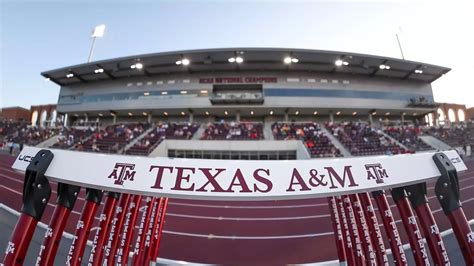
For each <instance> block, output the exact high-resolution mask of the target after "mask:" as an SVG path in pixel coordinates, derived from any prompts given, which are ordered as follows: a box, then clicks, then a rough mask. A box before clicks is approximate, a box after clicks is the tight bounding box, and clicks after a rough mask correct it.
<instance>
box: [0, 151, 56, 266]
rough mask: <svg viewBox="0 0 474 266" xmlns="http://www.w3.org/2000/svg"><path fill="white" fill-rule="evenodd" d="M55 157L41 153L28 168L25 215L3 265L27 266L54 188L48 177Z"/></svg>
mask: <svg viewBox="0 0 474 266" xmlns="http://www.w3.org/2000/svg"><path fill="white" fill-rule="evenodd" d="M53 158H54V155H53V153H52V152H51V151H48V150H40V151H39V152H38V153H37V154H36V155H35V157H33V159H32V160H31V162H30V164H29V165H28V167H27V168H26V172H25V181H24V183H23V205H22V207H21V215H20V217H19V218H18V221H17V223H16V225H15V228H14V229H13V232H12V234H11V237H10V241H9V242H8V244H7V250H6V251H5V257H4V258H3V264H5V265H23V263H24V260H25V256H26V253H27V251H28V248H29V246H30V243H31V239H32V238H33V233H34V232H35V229H36V225H37V224H38V221H40V220H41V217H42V216H43V213H44V210H45V209H46V205H47V204H48V201H49V198H50V196H51V186H50V184H49V182H48V179H47V178H46V177H45V176H44V174H45V172H46V170H47V169H48V167H49V165H50V164H51V161H52V160H53Z"/></svg>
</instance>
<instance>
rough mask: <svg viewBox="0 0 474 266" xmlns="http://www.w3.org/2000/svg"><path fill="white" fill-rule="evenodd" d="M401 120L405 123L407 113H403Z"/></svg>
mask: <svg viewBox="0 0 474 266" xmlns="http://www.w3.org/2000/svg"><path fill="white" fill-rule="evenodd" d="M401 121H402V125H403V124H405V113H402V116H401Z"/></svg>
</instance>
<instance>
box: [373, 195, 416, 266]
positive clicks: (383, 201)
mask: <svg viewBox="0 0 474 266" xmlns="http://www.w3.org/2000/svg"><path fill="white" fill-rule="evenodd" d="M372 196H373V197H374V200H375V203H376V204H377V207H378V209H379V213H380V216H381V218H382V223H383V225H384V227H385V233H386V234H387V237H388V242H389V244H390V248H391V249H392V256H393V261H394V263H395V265H408V262H407V257H406V255H405V251H404V250H403V245H402V240H401V239H400V234H399V233H398V229H397V225H396V223H395V220H394V219H393V214H392V211H391V210H390V205H389V204H388V201H387V196H386V195H385V191H383V190H378V191H373V192H372Z"/></svg>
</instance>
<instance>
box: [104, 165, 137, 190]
mask: <svg viewBox="0 0 474 266" xmlns="http://www.w3.org/2000/svg"><path fill="white" fill-rule="evenodd" d="M133 169H135V164H129V163H116V164H115V167H114V170H112V173H111V174H110V175H109V178H113V179H114V180H115V182H114V184H115V185H123V182H124V181H125V180H130V181H134V178H135V173H136V171H134V170H133Z"/></svg>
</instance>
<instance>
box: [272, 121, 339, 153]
mask: <svg viewBox="0 0 474 266" xmlns="http://www.w3.org/2000/svg"><path fill="white" fill-rule="evenodd" d="M272 132H273V136H274V138H275V139H276V140H291V139H295V140H302V141H303V142H304V144H305V146H306V148H307V149H308V151H309V152H310V154H311V157H341V156H342V154H341V152H340V151H339V149H337V148H336V147H335V146H334V145H333V144H332V143H331V141H330V140H329V138H328V137H327V136H325V135H324V133H323V132H322V131H321V127H320V125H319V124H317V123H303V124H300V123H274V124H273V125H272Z"/></svg>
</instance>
